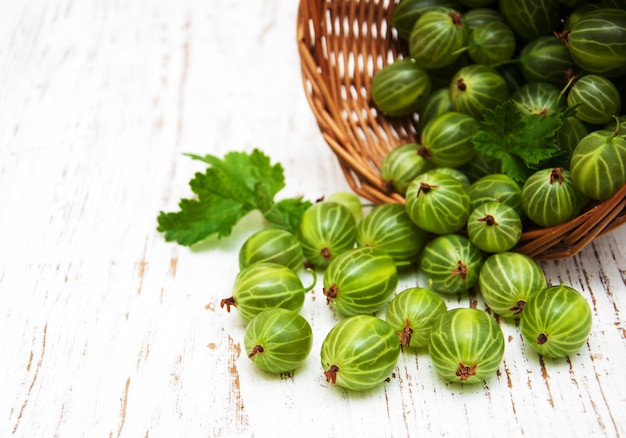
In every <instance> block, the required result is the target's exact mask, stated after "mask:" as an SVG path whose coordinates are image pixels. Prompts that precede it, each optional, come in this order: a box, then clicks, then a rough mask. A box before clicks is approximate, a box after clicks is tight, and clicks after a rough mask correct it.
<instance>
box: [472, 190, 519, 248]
mask: <svg viewBox="0 0 626 438" xmlns="http://www.w3.org/2000/svg"><path fill="white" fill-rule="evenodd" d="M467 236H468V237H469V239H470V240H471V242H472V243H473V244H474V245H476V247H477V248H478V249H481V250H483V251H485V252H490V253H495V252H502V251H508V250H510V249H511V248H513V247H514V246H515V245H517V242H519V239H520V237H522V220H521V219H520V215H519V214H518V213H517V212H516V211H515V209H514V208H513V207H511V206H510V205H507V204H505V203H503V202H497V201H492V202H486V203H484V204H481V205H479V206H478V207H476V208H475V209H474V210H473V211H472V213H470V215H469V218H468V219H467Z"/></svg>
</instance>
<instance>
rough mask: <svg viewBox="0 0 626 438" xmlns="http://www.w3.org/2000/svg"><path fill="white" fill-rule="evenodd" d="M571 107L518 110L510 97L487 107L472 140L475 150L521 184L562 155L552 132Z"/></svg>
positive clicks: (557, 127)
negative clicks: (538, 111)
mask: <svg viewBox="0 0 626 438" xmlns="http://www.w3.org/2000/svg"><path fill="white" fill-rule="evenodd" d="M571 110H572V109H571V108H570V109H565V110H563V111H557V112H556V113H555V114H552V115H544V114H525V113H522V112H521V111H520V110H519V109H518V108H517V107H516V106H515V104H514V103H513V102H512V101H511V100H505V101H504V102H502V103H501V104H500V105H498V106H497V107H495V108H493V109H487V110H486V111H485V114H484V116H483V120H482V121H481V123H480V126H479V129H478V131H477V132H476V134H475V135H474V137H473V139H472V142H473V144H474V147H475V148H476V151H477V152H478V153H479V154H481V155H482V156H483V157H485V158H486V159H487V160H490V161H493V162H495V163H496V165H497V167H498V171H499V172H502V173H505V174H507V175H508V176H509V177H510V178H511V179H513V180H514V181H516V182H518V183H520V184H523V183H524V182H525V181H526V179H527V178H528V177H529V176H530V175H531V174H532V173H534V172H535V171H537V170H539V169H540V168H543V167H546V166H548V165H551V164H548V163H552V164H558V163H559V162H560V161H563V160H564V159H565V157H563V154H562V153H561V150H560V149H559V146H558V144H557V142H556V133H557V132H558V130H559V129H560V128H561V126H562V125H563V119H564V118H565V117H568V116H569V115H570V114H571Z"/></svg>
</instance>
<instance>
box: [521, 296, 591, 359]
mask: <svg viewBox="0 0 626 438" xmlns="http://www.w3.org/2000/svg"><path fill="white" fill-rule="evenodd" d="M591 324H592V315H591V308H590V307H589V303H587V300H586V299H585V298H584V297H583V296H582V295H581V294H580V292H578V291H577V290H576V289H574V288H572V287H570V286H566V285H563V284H561V285H557V286H550V287H547V288H544V289H542V290H541V291H539V292H537V293H536V294H535V295H533V296H531V297H530V298H529V299H528V301H527V302H526V306H524V310H523V311H522V316H521V318H520V329H521V332H522V336H523V338H524V340H525V341H526V342H527V343H528V345H529V346H530V347H531V348H532V349H533V350H534V351H536V352H537V353H539V354H540V355H542V356H545V357H551V358H562V357H566V356H569V355H570V354H574V353H576V352H577V351H578V350H580V348H581V347H582V346H583V345H584V344H585V342H586V341H587V338H588V337H589V334H590V333H591Z"/></svg>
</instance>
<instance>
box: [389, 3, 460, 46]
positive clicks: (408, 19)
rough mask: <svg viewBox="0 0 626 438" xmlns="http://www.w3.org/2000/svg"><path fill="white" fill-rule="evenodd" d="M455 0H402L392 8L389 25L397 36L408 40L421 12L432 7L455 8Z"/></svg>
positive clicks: (456, 5)
mask: <svg viewBox="0 0 626 438" xmlns="http://www.w3.org/2000/svg"><path fill="white" fill-rule="evenodd" d="M458 6H459V2H458V1H456V0H402V1H401V2H399V3H397V4H396V6H395V7H394V8H393V12H392V15H391V25H392V26H393V27H394V28H395V29H396V31H397V32H398V36H400V38H403V39H405V40H408V39H409V37H410V36H411V30H412V29H413V26H415V22H416V21H417V20H418V19H419V17H421V16H422V14H423V13H424V12H426V11H428V10H432V9H433V8H439V9H441V10H444V11H449V9H448V8H457V7H458Z"/></svg>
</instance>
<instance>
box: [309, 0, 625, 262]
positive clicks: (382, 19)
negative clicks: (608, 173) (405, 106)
mask: <svg viewBox="0 0 626 438" xmlns="http://www.w3.org/2000/svg"><path fill="white" fill-rule="evenodd" d="M394 5H395V3H394V1H393V0H300V5H299V10H298V21H297V39H298V50H299V54H300V60H301V70H302V79H303V86H304V90H305V93H306V96H307V99H308V102H309V105H310V107H311V109H312V111H313V114H314V116H315V118H316V120H317V123H318V126H319V129H320V131H321V133H322V136H323V138H324V140H325V141H326V143H327V144H328V145H329V146H330V148H331V149H332V151H333V152H334V153H335V155H336V156H337V159H338V161H339V165H340V166H341V169H342V171H343V173H344V175H345V177H346V180H347V181H348V184H349V185H350V187H351V188H352V189H353V190H354V192H355V193H357V194H358V195H360V196H362V197H364V198H366V199H368V200H370V201H372V202H374V203H376V204H381V203H385V202H400V203H402V202H404V198H403V197H402V196H401V195H399V194H398V193H394V192H393V191H392V190H391V189H390V188H389V186H388V185H387V184H385V182H384V181H383V180H382V178H381V176H380V165H381V163H382V160H383V157H384V156H385V155H386V154H387V153H388V152H389V151H390V150H391V149H393V148H395V147H397V146H399V145H401V144H404V143H415V142H417V140H418V134H417V130H416V126H417V123H418V118H417V117H386V116H385V115H383V114H381V113H379V112H378V111H377V110H376V108H375V106H374V105H373V104H372V102H371V99H370V84H371V80H372V78H373V76H374V74H375V73H376V72H377V71H378V70H380V69H381V68H382V67H383V66H384V65H386V64H389V63H391V62H392V61H394V60H396V59H399V58H402V57H403V56H404V53H406V43H405V42H404V41H402V40H400V39H398V38H397V36H396V34H395V32H394V31H393V29H392V26H391V24H390V23H391V16H392V12H393V7H394ZM625 222H626V186H624V187H622V189H621V190H620V191H619V192H618V193H616V194H615V195H614V196H613V197H612V198H611V199H609V200H607V201H604V202H596V203H593V204H590V205H589V206H588V207H587V208H586V209H585V211H584V212H583V213H581V214H580V215H579V216H578V217H576V218H574V219H572V220H571V221H569V222H567V223H565V224H561V225H557V226H555V227H551V228H543V229H533V230H526V231H525V232H524V233H523V234H522V238H521V240H520V242H519V243H518V245H517V247H516V248H515V250H516V251H519V252H521V253H524V254H527V255H529V256H531V257H533V258H535V259H537V260H547V259H559V258H565V257H569V256H572V255H574V254H577V253H578V252H580V251H581V250H582V249H583V248H584V247H585V246H587V245H588V244H589V243H590V242H591V241H592V240H593V239H595V238H596V237H599V236H601V235H602V234H605V233H607V232H609V231H612V230H613V229H615V228H617V227H619V226H620V225H623V224H624V223H625Z"/></svg>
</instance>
